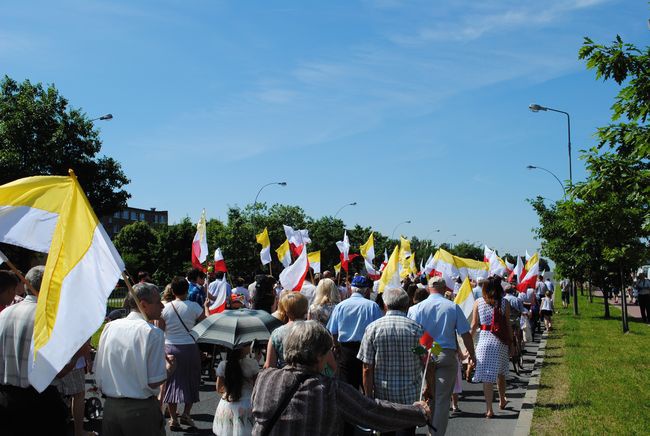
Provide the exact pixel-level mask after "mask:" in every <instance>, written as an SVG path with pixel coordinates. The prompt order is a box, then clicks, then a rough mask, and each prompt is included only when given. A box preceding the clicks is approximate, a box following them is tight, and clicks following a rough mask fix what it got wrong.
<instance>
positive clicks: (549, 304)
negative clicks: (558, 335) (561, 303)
mask: <svg viewBox="0 0 650 436" xmlns="http://www.w3.org/2000/svg"><path fill="white" fill-rule="evenodd" d="M541 309H542V310H550V311H551V312H553V300H551V297H544V298H542V307H541Z"/></svg>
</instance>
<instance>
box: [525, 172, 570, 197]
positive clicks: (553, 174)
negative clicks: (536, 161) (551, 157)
mask: <svg viewBox="0 0 650 436" xmlns="http://www.w3.org/2000/svg"><path fill="white" fill-rule="evenodd" d="M526 168H528V169H529V170H542V171H546V172H547V173H549V174H550V175H552V176H553V177H555V180H557V182H558V183H559V184H560V186H561V187H562V192H564V196H565V197H566V188H565V187H564V183H562V181H561V180H560V178H559V177H558V176H556V175H555V173H553V172H552V171H550V170H547V169H546V168H542V167H538V166H535V165H528V166H527V167H526Z"/></svg>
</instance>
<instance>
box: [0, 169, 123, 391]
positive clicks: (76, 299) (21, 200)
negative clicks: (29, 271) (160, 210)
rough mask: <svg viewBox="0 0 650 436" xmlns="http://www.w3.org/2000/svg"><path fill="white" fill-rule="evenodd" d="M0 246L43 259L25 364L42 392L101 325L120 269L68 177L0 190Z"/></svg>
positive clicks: (28, 180)
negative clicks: (43, 255) (17, 248)
mask: <svg viewBox="0 0 650 436" xmlns="http://www.w3.org/2000/svg"><path fill="white" fill-rule="evenodd" d="M0 242H4V243H7V244H12V245H17V246H20V247H24V248H28V249H30V250H34V251H38V252H41V253H48V256H47V261H46V263H45V272H44V274H43V281H42V283H41V289H40V291H39V295H38V303H37V306H36V316H35V319H34V334H33V337H32V344H31V346H32V350H33V354H32V353H30V359H29V362H28V373H29V382H30V384H31V385H32V386H34V388H36V390H37V391H39V392H42V391H43V390H45V389H46V388H47V387H48V386H49V385H50V383H51V382H52V380H53V379H54V377H55V376H56V374H57V373H58V372H59V371H60V370H61V369H62V368H63V367H64V366H65V365H66V364H67V363H68V361H69V360H70V359H71V358H72V356H73V355H74V354H75V353H76V352H77V350H78V349H79V348H80V347H81V346H82V345H83V344H84V343H85V342H86V341H87V340H88V338H89V337H91V336H92V335H93V333H95V332H96V331H97V329H98V328H99V327H100V326H101V325H102V322H103V321H104V316H105V315H106V302H107V300H108V296H109V295H110V293H111V291H112V290H113V288H114V287H115V284H116V283H117V281H118V279H119V278H120V275H121V273H122V271H124V263H123V262H122V259H121V258H120V255H119V254H118V253H117V251H116V250H115V247H114V246H113V243H112V242H111V240H110V238H109V237H108V235H107V234H106V232H105V231H104V228H103V227H102V225H101V224H100V223H99V221H98V220H97V217H96V216H95V213H94V212H93V210H92V208H91V207H90V203H89V202H88V199H87V198H86V195H85V194H84V192H83V190H82V189H81V186H79V182H78V181H77V178H76V176H75V175H74V172H72V171H70V175H69V176H36V177H27V178H24V179H20V180H16V181H13V182H10V183H7V184H5V185H2V186H0Z"/></svg>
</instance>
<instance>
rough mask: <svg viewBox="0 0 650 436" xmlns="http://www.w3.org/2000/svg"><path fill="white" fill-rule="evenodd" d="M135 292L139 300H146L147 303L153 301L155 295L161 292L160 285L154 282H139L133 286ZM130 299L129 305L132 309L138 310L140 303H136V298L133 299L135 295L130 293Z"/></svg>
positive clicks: (128, 298)
mask: <svg viewBox="0 0 650 436" xmlns="http://www.w3.org/2000/svg"><path fill="white" fill-rule="evenodd" d="M133 292H135V295H136V297H138V300H140V301H142V300H144V301H146V302H147V303H153V302H154V299H155V297H154V296H155V295H159V294H160V289H158V286H156V285H154V284H153V283H138V284H137V285H135V286H134V287H133ZM127 300H128V307H129V308H130V309H131V310H137V309H138V305H137V304H136V303H135V300H134V299H133V296H131V294H129V296H128V297H127Z"/></svg>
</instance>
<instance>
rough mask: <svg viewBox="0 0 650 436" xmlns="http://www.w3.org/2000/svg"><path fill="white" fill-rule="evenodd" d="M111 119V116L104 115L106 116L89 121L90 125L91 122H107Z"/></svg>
mask: <svg viewBox="0 0 650 436" xmlns="http://www.w3.org/2000/svg"><path fill="white" fill-rule="evenodd" d="M112 119H113V114H106V115H102V116H101V117H97V118H93V119H92V120H90V122H91V123H92V122H93V121H97V120H99V121H108V120H112Z"/></svg>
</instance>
